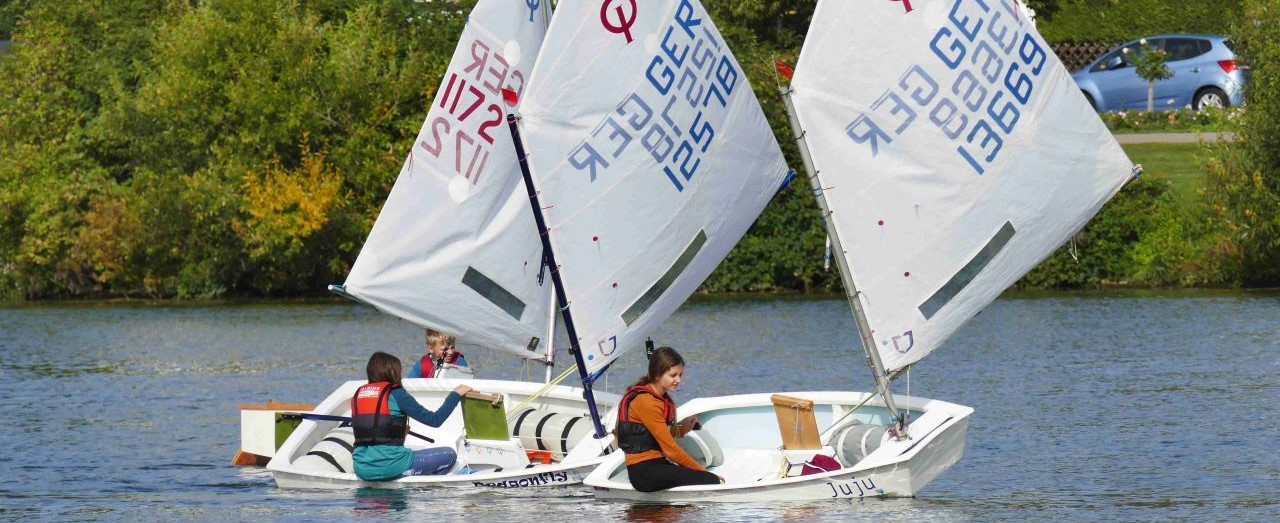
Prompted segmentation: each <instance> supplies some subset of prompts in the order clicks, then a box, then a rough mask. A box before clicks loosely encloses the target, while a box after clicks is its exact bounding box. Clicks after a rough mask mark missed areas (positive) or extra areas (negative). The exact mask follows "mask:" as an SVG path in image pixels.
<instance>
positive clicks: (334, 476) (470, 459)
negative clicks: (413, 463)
mask: <svg viewBox="0 0 1280 523" xmlns="http://www.w3.org/2000/svg"><path fill="white" fill-rule="evenodd" d="M364 383H365V382H364V381H349V382H346V383H344V384H343V385H342V386H341V387H339V388H338V390H336V391H334V392H333V393H332V394H330V395H329V397H328V398H326V399H325V400H324V402H322V403H321V404H320V405H319V406H317V407H316V409H315V410H314V411H312V412H313V413H315V414H325V415H333V416H350V414H351V411H350V400H351V396H352V395H353V394H354V393H355V390H356V388H358V387H360V386H361V385H363V384H364ZM464 383H465V384H466V385H468V386H470V387H472V388H474V389H475V390H478V391H483V392H487V393H491V394H501V395H503V396H504V398H505V399H504V404H505V405H506V406H507V408H514V407H515V406H516V405H518V404H519V403H521V402H523V401H524V400H525V399H527V398H529V397H530V396H531V395H533V394H534V393H536V392H537V391H538V390H539V389H541V388H542V387H543V385H542V384H541V383H529V382H522V381H497V380H465V381H461V380H450V379H440V378H436V379H406V380H404V381H403V385H404V388H405V390H406V391H408V392H409V393H410V394H412V395H413V396H414V398H415V399H417V400H418V402H419V403H422V405H423V406H424V407H426V408H428V409H431V410H435V409H436V408H437V407H438V406H439V405H440V404H441V403H442V402H443V401H444V398H445V396H447V395H448V393H449V392H450V391H452V390H453V389H454V387H457V386H458V385H459V384H464ZM595 397H596V401H597V404H598V405H599V408H600V413H601V415H602V418H603V419H604V420H612V419H614V418H615V417H616V415H613V416H610V415H607V414H606V413H607V412H608V411H609V410H611V409H613V408H614V406H615V405H616V404H617V402H618V396H617V395H616V394H610V393H602V392H595ZM527 408H533V409H534V416H531V419H532V418H535V417H537V416H538V414H540V413H544V412H545V413H548V414H551V413H557V414H560V415H562V416H568V417H582V419H578V420H577V422H575V423H574V425H577V426H578V430H577V431H575V432H574V433H575V434H580V433H583V432H585V434H586V435H585V436H584V437H581V438H580V439H579V440H578V441H576V442H574V443H575V444H572V445H569V451H568V452H567V453H563V452H559V451H557V452H556V453H555V460H553V461H552V462H551V463H547V464H537V463H534V464H530V463H529V461H528V460H527V459H526V458H525V455H524V451H525V450H542V449H539V448H538V447H534V446H532V445H524V444H523V443H522V442H521V440H520V438H518V437H513V438H512V439H511V440H510V441H506V442H492V441H470V440H467V439H466V438H465V435H464V429H463V421H462V412H461V408H459V409H457V410H455V411H454V413H453V414H452V415H450V416H449V419H448V420H446V421H445V423H444V424H443V425H441V426H440V427H438V428H433V427H427V426H424V425H421V424H418V423H417V422H414V421H411V422H410V424H411V426H410V430H412V431H413V432H415V433H418V434H422V435H424V436H426V437H429V438H432V439H434V440H435V442H434V443H430V444H429V443H426V442H422V441H421V440H418V439H416V438H414V437H413V436H410V437H409V438H408V439H407V440H406V441H405V445H406V446H409V447H411V448H426V447H435V446H450V447H453V448H454V449H455V451H457V452H458V456H459V459H458V464H457V465H455V466H454V468H453V469H452V470H450V471H449V473H447V474H442V475H436V476H406V477H401V478H398V479H395V480H392V481H376V482H375V481H363V480H361V479H360V478H358V477H356V475H355V474H354V473H353V472H352V470H351V466H350V457H349V455H347V456H345V461H344V460H343V459H337V460H330V461H321V460H318V459H317V458H315V457H309V456H308V453H309V452H313V450H314V449H325V450H336V449H341V447H335V446H334V445H335V444H333V443H326V441H329V440H326V437H330V436H331V435H332V433H333V431H334V430H336V429H338V426H339V423H338V422H336V421H313V420H305V421H303V422H302V424H301V425H299V426H298V428H297V430H295V431H294V432H293V434H292V435H291V436H290V437H289V439H288V440H287V441H285V443H284V444H283V445H282V446H281V447H280V449H279V450H277V451H276V453H275V456H274V457H273V458H272V460H271V462H270V463H268V464H267V469H268V470H270V471H271V473H272V475H273V476H274V477H275V480H276V485H277V486H279V487H280V488H315V489H349V488H357V487H371V488H402V487H426V486H441V487H495V488H536V487H543V486H552V485H569V484H574V483H579V482H581V481H582V479H583V478H584V477H585V476H586V475H587V473H588V472H590V471H591V470H592V469H594V468H595V467H596V466H597V465H599V464H600V462H601V461H602V460H603V459H604V457H605V455H606V454H607V452H608V451H609V445H610V444H612V442H613V436H612V434H606V435H605V437H604V438H602V439H600V440H596V439H594V438H592V437H591V435H590V432H591V430H590V426H591V424H590V419H589V418H587V417H586V416H588V408H587V403H586V401H585V400H583V399H582V389H580V388H572V387H565V386H556V387H552V388H551V389H550V390H549V391H547V392H546V393H545V394H543V395H542V396H540V397H539V398H537V399H535V400H534V401H533V402H531V403H530V404H529V405H527ZM534 428H536V429H537V430H539V431H541V430H542V428H543V427H541V426H538V427H532V424H527V425H524V426H523V427H522V428H521V429H520V432H521V433H522V434H525V436H526V438H525V440H526V441H530V439H529V438H530V437H532V434H533V432H532V431H533V430H534ZM609 428H612V425H611V424H610V425H607V426H606V429H609ZM510 430H512V431H514V430H516V429H515V426H514V424H513V425H512V427H511V428H510ZM564 433H568V428H566V429H565V430H564ZM558 434H559V432H557V433H556V435H558ZM553 437H554V436H553V435H549V436H548V440H547V443H548V445H546V446H545V448H546V449H551V448H553V447H554V445H551V444H550V443H551V438H553ZM539 443H542V441H541V440H539ZM323 445H328V446H329V447H328V448H325V447H323ZM526 447H532V448H526ZM488 448H493V449H499V452H505V456H506V458H505V459H506V463H505V464H506V465H508V466H505V467H498V466H494V465H492V463H488V464H487V466H486V465H485V464H480V463H479V462H480V461H482V460H483V457H482V456H480V454H483V453H484V449H488ZM337 452H338V453H341V452H342V451H341V450H337ZM513 455H514V458H518V459H519V462H515V463H514V464H513V462H512V459H514V458H513ZM325 459H326V460H329V457H328V456H326V458H325ZM335 461H336V463H334V462H335ZM468 469H471V470H468ZM475 470H479V471H478V472H477V471H475Z"/></svg>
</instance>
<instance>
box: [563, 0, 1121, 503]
mask: <svg viewBox="0 0 1280 523" xmlns="http://www.w3.org/2000/svg"><path fill="white" fill-rule="evenodd" d="M784 99H785V100H786V102H787V104H788V109H789V110H792V115H793V119H792V125H793V130H794V134H795V136H796V137H797V141H798V142H799V145H800V149H801V153H802V156H803V157H804V160H805V164H806V168H807V170H808V171H809V177H810V182H811V183H812V187H813V189H814V194H815V196H816V197H817V199H818V203H819V205H820V207H821V209H822V211H823V213H824V216H825V217H826V220H825V221H826V226H827V231H828V235H829V238H830V240H831V243H832V248H833V250H834V254H835V258H836V259H837V261H838V262H840V263H839V265H840V271H841V277H842V280H843V282H844V284H845V289H846V291H847V293H848V300H849V304H850V306H851V309H852V311H853V314H854V318H855V320H856V321H855V323H856V324H857V326H858V338H859V339H860V340H861V342H862V346H863V347H864V349H865V351H866V356H867V359H868V363H869V365H870V367H871V368H872V370H873V376H874V377H875V379H876V384H877V391H876V392H875V393H854V392H821V391H819V392H788V393H786V395H785V397H777V396H774V395H770V394H751V395H742V396H729V397H719V398H699V399H695V400H693V401H690V402H688V403H687V404H685V405H682V406H681V407H680V408H679V412H678V416H680V417H684V416H689V415H695V414H696V415H698V416H699V417H700V418H701V420H702V425H703V428H702V430H700V431H695V432H694V433H693V434H694V437H692V438H687V439H688V440H689V441H687V442H684V443H682V444H685V445H686V446H687V448H689V449H691V450H692V451H693V452H691V453H692V454H696V455H698V456H701V457H702V459H704V462H706V463H707V464H708V465H710V466H709V470H711V471H712V472H714V473H716V474H719V475H720V476H721V477H723V478H724V480H725V483H724V484H722V485H707V486H686V487H677V488H674V489H671V490H667V491H661V492H654V493H641V492H636V491H635V490H634V489H632V488H631V485H630V483H629V480H628V479H627V476H626V468H625V466H624V464H623V461H622V456H621V455H619V454H618V453H615V454H614V455H611V456H610V457H609V458H608V459H606V460H605V461H604V462H603V463H602V464H601V465H600V467H599V468H597V469H596V470H595V471H593V472H592V473H591V475H589V476H588V477H587V479H586V480H585V481H584V482H585V483H586V484H588V485H591V486H593V487H595V494H596V496H597V497H601V498H615V499H630V500H647V501H665V502H679V501H767V500H817V499H835V498H861V497H864V496H914V495H916V493H917V492H919V491H920V489H921V488H923V487H924V486H925V485H927V484H928V483H929V482H931V481H932V480H933V479H935V478H937V477H938V476H939V475H940V474H942V473H943V472H944V471H945V470H947V469H948V468H949V467H950V466H951V465H953V464H954V463H956V462H957V461H958V460H959V459H960V458H961V456H962V455H963V451H964V444H965V432H966V428H967V425H968V420H969V415H970V414H971V413H972V412H973V410H972V409H971V408H969V407H965V406H961V405H956V404H952V403H946V402H942V401H937V400H927V399H922V398H913V397H907V396H902V395H894V394H892V393H891V391H890V385H891V383H892V380H893V379H894V378H895V377H897V376H898V375H900V374H901V373H903V372H905V371H907V370H908V369H909V368H910V366H911V365H912V364H914V363H916V362H917V361H919V360H920V359H921V358H923V357H925V356H926V355H928V354H929V353H930V352H932V351H933V350H935V349H936V348H938V347H939V346H941V345H942V344H943V343H944V342H945V341H946V339H947V338H948V337H949V336H950V335H952V334H953V333H954V332H955V331H956V330H957V329H959V328H960V327H961V326H962V325H964V323H965V322H967V321H968V320H969V319H970V318H972V317H973V316H975V315H977V314H978V313H979V312H981V310H982V309H983V308H984V307H986V306H987V305H988V304H989V303H991V301H993V300H994V299H995V298H996V297H997V296H998V295H999V294H1000V293H1001V292H1002V291H1004V290H1005V289H1006V288H1008V287H1009V286H1010V285H1012V284H1013V283H1014V282H1016V281H1017V279H1018V278H1020V277H1021V276H1022V275H1023V274H1024V273H1026V272H1027V271H1028V270H1030V269H1031V268H1032V267H1034V266H1035V265H1036V264H1037V263H1039V262H1040V260H1042V259H1043V258H1045V257H1046V256H1047V255H1049V254H1050V253H1051V252H1052V251H1053V250H1054V249H1056V248H1057V247H1058V246H1060V245H1062V244H1063V243H1064V242H1065V241H1066V240H1067V239H1068V238H1069V237H1070V236H1071V235H1073V234H1074V233H1075V232H1076V231H1078V230H1079V229H1080V228H1081V227H1083V226H1084V224H1085V223H1086V222H1087V221H1088V220H1089V218H1090V217H1092V216H1093V215H1094V214H1095V213H1096V212H1097V211H1098V209H1099V208H1101V206H1102V205H1103V204H1104V203H1105V202H1106V201H1107V200H1108V199H1110V198H1111V197H1112V196H1113V195H1114V194H1115V193H1116V192H1117V191H1118V190H1119V189H1120V188H1121V187H1122V186H1123V185H1124V183H1125V182H1126V181H1127V180H1128V179H1130V178H1131V176H1132V174H1133V166H1132V164H1131V163H1130V162H1129V160H1128V158H1127V157H1126V156H1125V154H1124V152H1123V151H1122V150H1121V149H1120V147H1119V146H1118V145H1117V144H1116V142H1115V140H1114V139H1113V138H1112V136H1111V134H1110V133H1109V132H1108V131H1107V129H1106V128H1105V127H1104V126H1103V124H1102V123H1101V121H1100V120H1099V119H1098V117H1097V116H1096V114H1095V113H1094V111H1093V110H1092V109H1091V108H1090V107H1089V105H1088V103H1087V102H1086V101H1085V100H1084V98H1083V97H1081V96H1080V94H1079V91H1078V89H1076V87H1075V85H1074V83H1073V82H1072V81H1071V79H1070V77H1069V76H1068V74H1067V71H1066V70H1065V68H1064V67H1063V66H1062V64H1061V63H1060V62H1059V61H1058V60H1057V58H1056V57H1055V56H1054V54H1053V52H1052V51H1051V50H1050V49H1049V46H1048V45H1047V44H1046V43H1045V42H1044V40H1043V39H1042V38H1041V37H1040V35H1039V34H1038V33H1037V32H1036V31H1035V28H1034V26H1033V25H1032V24H1031V23H1030V22H1029V20H1028V17H1027V16H1026V13H1025V12H1024V11H1023V9H1022V7H1021V6H1020V4H1016V2H1013V1H1001V2H991V1H985V2H984V1H981V0H914V1H912V2H878V3H866V2H847V1H832V0H822V1H819V2H818V4H817V7H816V10H815V12H814V15H813V21H812V24H811V26H810V29H809V33H808V36H807V38H806V41H805V44H804V47H803V49H802V51H801V54H800V59H799V63H798V64H797V67H796V72H795V77H794V79H793V81H792V82H791V86H790V89H789V90H784ZM818 454H822V455H825V456H832V457H834V458H836V459H835V460H820V459H816V458H815V456H816V455H818ZM805 462H809V465H808V466H805Z"/></svg>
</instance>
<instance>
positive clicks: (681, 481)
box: [627, 458, 720, 492]
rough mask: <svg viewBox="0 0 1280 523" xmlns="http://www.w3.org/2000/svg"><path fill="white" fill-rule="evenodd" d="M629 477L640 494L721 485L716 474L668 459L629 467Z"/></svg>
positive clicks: (654, 460) (652, 460) (658, 459)
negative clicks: (683, 487)
mask: <svg viewBox="0 0 1280 523" xmlns="http://www.w3.org/2000/svg"><path fill="white" fill-rule="evenodd" d="M627 475H628V476H630V477H631V486H633V487H635V488H636V490H638V491H640V492H656V491H659V490H666V489H669V488H672V487H680V486H684V485H715V484H718V483H720V478H719V477H718V476H716V475H715V474H712V473H710V472H707V471H705V470H693V469H687V468H684V467H681V466H680V465H676V464H675V463H672V462H670V461H667V459H666V458H657V459H651V460H648V461H641V462H640V463H636V464H635V465H627Z"/></svg>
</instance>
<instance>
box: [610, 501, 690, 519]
mask: <svg viewBox="0 0 1280 523" xmlns="http://www.w3.org/2000/svg"><path fill="white" fill-rule="evenodd" d="M695 510H697V509H695V508H694V507H691V506H689V505H650V504H634V505H630V506H628V507H627V509H626V511H625V512H624V514H625V515H626V521H637V522H643V523H674V522H676V521H680V520H681V518H682V517H683V516H685V515H688V514H690V513H691V512H693V511H695Z"/></svg>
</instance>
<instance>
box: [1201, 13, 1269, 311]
mask: <svg viewBox="0 0 1280 523" xmlns="http://www.w3.org/2000/svg"><path fill="white" fill-rule="evenodd" d="M1233 37H1234V38H1235V40H1236V51H1237V53H1238V54H1239V55H1240V56H1241V57H1242V58H1243V59H1244V60H1245V61H1246V62H1247V63H1249V64H1252V66H1253V78H1252V80H1251V82H1250V84H1249V91H1248V93H1247V94H1248V100H1249V105H1248V111H1247V112H1245V113H1244V117H1243V119H1242V122H1241V124H1240V130H1239V132H1238V133H1237V140H1238V141H1237V142H1236V143H1235V144H1216V145H1214V146H1213V148H1212V152H1213V153H1214V157H1213V159H1212V160H1211V162H1210V165H1209V169H1208V178H1207V184H1206V187H1205V191H1204V196H1205V198H1206V202H1207V203H1208V205H1209V208H1210V211H1211V213H1212V216H1213V217H1214V219H1215V225H1217V226H1218V228H1219V230H1221V231H1223V232H1222V234H1223V235H1224V236H1225V238H1224V241H1223V243H1222V245H1221V246H1220V248H1219V249H1218V251H1217V252H1218V253H1219V254H1221V255H1222V256H1223V257H1224V258H1225V260H1224V264H1225V265H1226V266H1227V267H1228V270H1227V272H1228V273H1229V274H1231V275H1232V276H1233V280H1234V282H1235V283H1238V284H1243V285H1249V286H1271V285H1277V284H1280V5H1277V3H1276V2H1275V1H1274V0H1245V3H1244V20H1243V22H1242V23H1241V24H1239V26H1238V27H1237V29H1236V31H1235V34H1234V35H1233Z"/></svg>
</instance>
